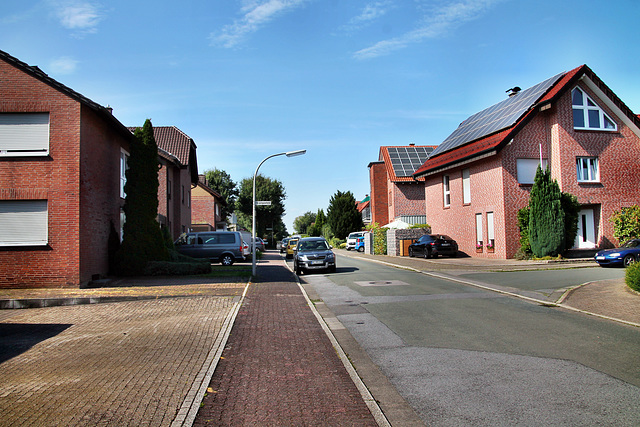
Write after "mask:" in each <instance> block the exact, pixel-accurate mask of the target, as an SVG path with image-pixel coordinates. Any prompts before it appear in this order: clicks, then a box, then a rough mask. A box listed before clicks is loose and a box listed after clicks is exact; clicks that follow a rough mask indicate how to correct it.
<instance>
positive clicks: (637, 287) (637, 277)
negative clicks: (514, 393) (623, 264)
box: [624, 262, 640, 292]
mask: <svg viewBox="0 0 640 427" xmlns="http://www.w3.org/2000/svg"><path fill="white" fill-rule="evenodd" d="M624 281H625V283H626V284H627V286H628V287H630V288H631V289H633V290H634V291H638V292H640V262H635V263H633V264H631V265H630V266H629V267H627V270H626V272H625V278H624Z"/></svg>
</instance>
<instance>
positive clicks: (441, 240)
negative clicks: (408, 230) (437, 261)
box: [409, 234, 458, 258]
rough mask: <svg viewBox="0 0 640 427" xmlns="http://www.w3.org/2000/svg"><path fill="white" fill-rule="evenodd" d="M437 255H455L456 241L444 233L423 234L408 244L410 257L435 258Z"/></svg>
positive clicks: (456, 252) (456, 251)
mask: <svg viewBox="0 0 640 427" xmlns="http://www.w3.org/2000/svg"><path fill="white" fill-rule="evenodd" d="M438 255H447V256H450V257H455V256H457V255H458V243H456V241H455V240H453V239H452V238H451V237H449V236H446V235H444V234H425V235H424V236H422V237H420V238H419V239H418V240H416V241H414V242H413V243H412V244H411V245H409V256H410V257H414V256H423V257H425V258H431V257H433V258H436V257H437V256H438Z"/></svg>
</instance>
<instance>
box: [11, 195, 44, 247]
mask: <svg viewBox="0 0 640 427" xmlns="http://www.w3.org/2000/svg"><path fill="white" fill-rule="evenodd" d="M47 224H48V212H47V201H46V200H0V246H42V245H46V244H47V243H48V225H47Z"/></svg>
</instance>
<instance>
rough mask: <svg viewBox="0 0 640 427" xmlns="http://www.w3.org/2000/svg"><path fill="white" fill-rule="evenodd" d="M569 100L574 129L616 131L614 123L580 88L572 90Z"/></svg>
mask: <svg viewBox="0 0 640 427" xmlns="http://www.w3.org/2000/svg"><path fill="white" fill-rule="evenodd" d="M571 100H572V104H573V128H574V129H585V130H611V131H615V130H617V129H618V127H617V126H616V124H615V122H614V121H613V120H611V118H610V117H609V116H607V114H606V113H605V112H604V111H602V108H600V107H598V105H597V104H596V103H595V102H593V100H592V99H591V98H589V96H588V95H587V94H586V93H584V92H583V91H582V90H581V89H580V88H575V89H573V91H572V92H571Z"/></svg>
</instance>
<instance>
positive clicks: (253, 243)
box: [251, 150, 307, 277]
mask: <svg viewBox="0 0 640 427" xmlns="http://www.w3.org/2000/svg"><path fill="white" fill-rule="evenodd" d="M306 152H307V150H296V151H287V152H286V153H278V154H272V155H270V156H268V157H265V159H264V160H263V161H261V162H260V164H259V165H258V167H257V168H256V172H255V173H254V174H253V215H252V218H253V220H252V222H253V223H252V227H251V274H252V275H253V276H254V277H255V276H256V176H257V175H258V169H260V166H262V164H263V163H264V162H266V161H267V160H269V159H270V158H272V157H276V156H287V157H295V156H301V155H303V154H305V153H306Z"/></svg>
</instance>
